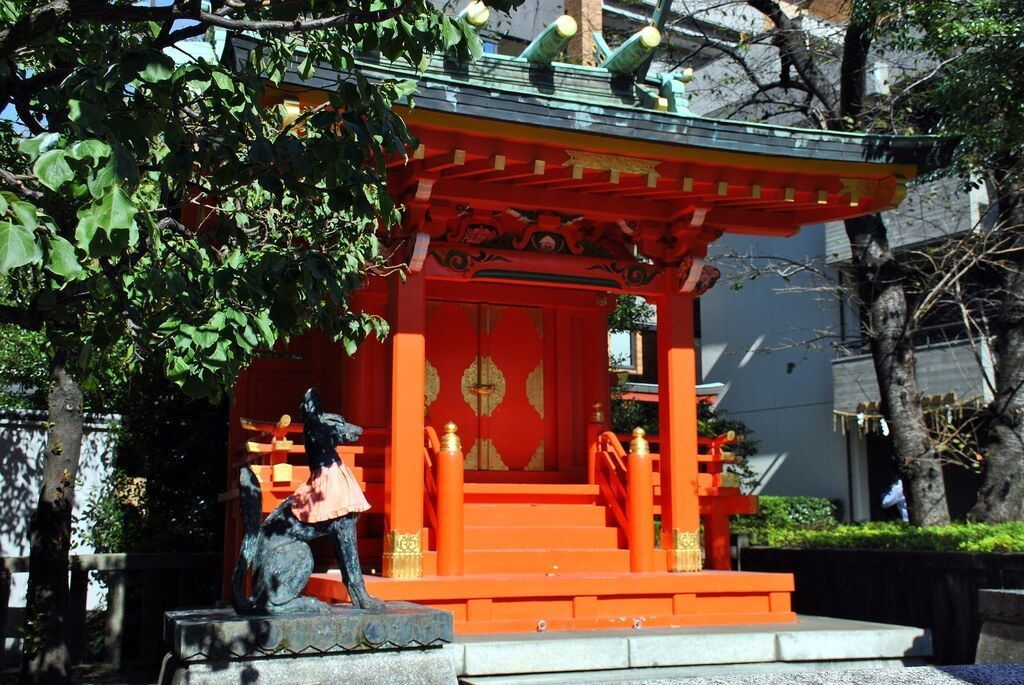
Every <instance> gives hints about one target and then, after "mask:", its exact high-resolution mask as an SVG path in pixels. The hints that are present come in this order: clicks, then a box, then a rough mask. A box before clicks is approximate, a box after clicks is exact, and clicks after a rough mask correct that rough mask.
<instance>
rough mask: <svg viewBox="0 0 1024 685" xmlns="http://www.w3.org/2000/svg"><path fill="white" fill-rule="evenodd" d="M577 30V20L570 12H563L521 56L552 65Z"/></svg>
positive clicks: (532, 61)
mask: <svg viewBox="0 0 1024 685" xmlns="http://www.w3.org/2000/svg"><path fill="white" fill-rule="evenodd" d="M577 30H579V26H577V24H576V20H575V19H573V18H572V17H570V16H569V15H568V14H563V15H562V16H560V17H559V18H558V19H555V20H554V21H553V22H551V23H550V24H548V25H547V27H546V28H545V29H544V30H543V31H541V32H540V35H538V36H537V37H536V38H534V39H533V41H532V42H531V43H530V44H529V45H527V46H526V47H525V48H524V49H523V51H522V52H521V53H520V54H519V56H520V57H522V58H523V59H525V60H527V61H528V62H531V63H533V64H544V65H550V64H551V63H552V62H553V61H554V60H555V58H556V57H558V56H559V55H561V54H562V53H563V52H564V51H565V48H566V46H567V45H569V41H570V40H571V39H572V37H573V36H575V35H576V31H577Z"/></svg>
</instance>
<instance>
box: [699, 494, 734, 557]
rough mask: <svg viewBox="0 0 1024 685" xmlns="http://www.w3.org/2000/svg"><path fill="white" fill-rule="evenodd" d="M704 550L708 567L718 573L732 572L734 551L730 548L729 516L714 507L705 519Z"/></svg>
mask: <svg viewBox="0 0 1024 685" xmlns="http://www.w3.org/2000/svg"><path fill="white" fill-rule="evenodd" d="M704 550H705V552H706V553H707V567H708V568H713V569H715V570H716V571H731V570H732V550H731V549H730V546H729V514H727V513H725V512H723V511H720V510H719V509H718V508H717V507H713V508H712V510H711V513H710V514H708V515H707V516H705V517H704Z"/></svg>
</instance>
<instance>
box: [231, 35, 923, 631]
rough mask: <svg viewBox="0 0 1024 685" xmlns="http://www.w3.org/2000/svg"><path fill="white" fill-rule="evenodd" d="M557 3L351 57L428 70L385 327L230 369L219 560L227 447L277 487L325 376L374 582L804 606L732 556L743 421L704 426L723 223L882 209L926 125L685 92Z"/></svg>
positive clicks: (422, 78)
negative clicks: (416, 51) (449, 44)
mask: <svg viewBox="0 0 1024 685" xmlns="http://www.w3.org/2000/svg"><path fill="white" fill-rule="evenodd" d="M560 21H561V20H560ZM556 24H558V22H556V23H554V24H552V25H551V26H550V27H549V28H548V30H546V31H545V32H544V34H543V35H542V36H540V37H539V38H538V40H536V41H534V43H533V44H531V46H530V47H529V48H527V50H526V51H524V54H523V55H521V56H519V57H508V56H500V55H484V56H483V57H481V58H480V59H478V60H477V61H475V62H473V63H471V64H464V65H460V64H455V63H453V62H450V61H447V60H445V59H443V58H442V57H435V58H434V59H433V61H432V62H431V63H430V65H429V67H428V68H427V69H426V70H425V71H424V72H422V73H416V72H415V71H413V70H412V69H410V68H408V67H406V66H403V65H398V64H393V63H390V62H386V61H374V60H373V59H371V58H367V59H366V60H364V61H363V63H362V68H363V71H364V73H365V74H366V75H367V76H368V77H369V78H371V79H385V78H395V77H398V78H413V79H416V80H417V81H418V84H419V91H418V93H417V95H416V98H415V103H416V106H415V108H413V109H409V108H403V111H402V114H403V117H404V118H405V120H406V122H407V123H408V125H409V127H410V129H411V131H412V132H413V133H414V134H415V135H416V136H417V137H418V139H419V141H420V145H419V147H418V148H417V149H416V150H415V152H414V153H412V154H411V155H410V159H408V160H404V159H396V160H394V161H393V163H392V164H391V166H390V168H389V185H390V188H391V192H392V194H393V196H394V197H395V198H396V200H397V201H398V202H400V203H401V204H402V205H404V208H405V220H404V223H403V224H402V226H401V229H400V230H399V231H397V232H396V233H395V234H394V235H393V242H392V245H391V248H392V249H393V251H394V265H395V266H400V267H403V269H402V270H403V271H404V278H400V277H399V276H398V275H397V274H394V275H391V276H388V277H384V276H380V277H371V278H370V280H369V282H368V284H367V285H366V287H365V288H363V289H362V290H360V291H359V292H358V293H357V294H356V295H355V300H354V305H353V306H354V307H355V308H357V309H361V310H364V311H368V312H372V313H376V314H379V315H380V316H382V317H385V318H386V319H387V321H388V322H389V323H390V326H391V335H390V336H389V337H388V339H387V340H386V341H385V342H383V343H380V342H377V341H373V340H370V341H367V342H366V343H365V344H363V345H362V347H361V348H360V349H359V351H358V352H357V353H356V354H354V355H352V356H348V355H347V354H346V353H345V352H344V351H343V350H342V349H341V348H340V346H337V345H334V344H332V343H331V342H330V341H328V340H327V339H326V338H325V337H323V336H320V335H316V334H310V335H307V336H305V337H303V338H300V339H297V340H293V341H292V343H291V344H290V345H289V346H288V347H287V348H286V349H280V350H275V351H274V353H273V354H272V355H269V356H267V357H265V358H262V359H259V360H258V361H257V362H256V363H255V364H254V365H253V366H252V367H251V368H250V369H249V370H248V371H247V372H246V373H245V374H244V375H243V377H242V378H241V380H240V381H239V383H238V385H237V387H236V389H235V394H234V396H235V400H234V404H233V407H232V418H231V420H232V429H231V444H230V450H231V453H230V464H231V469H230V475H229V483H228V491H227V492H226V493H225V495H224V499H225V500H226V502H227V511H228V514H227V519H226V532H227V535H226V542H225V552H226V554H225V557H226V562H225V563H226V567H227V568H230V567H232V566H233V564H234V559H235V558H236V557H237V553H238V536H239V532H238V529H239V526H240V523H239V521H238V517H237V500H236V499H234V498H235V497H237V493H236V492H233V490H234V489H236V488H237V468H238V467H239V466H240V465H241V464H243V463H250V464H253V465H254V466H255V467H256V470H257V471H258V473H259V475H260V479H261V482H262V486H263V493H264V510H265V511H267V512H269V511H270V510H272V509H273V507H275V506H276V505H277V503H279V502H280V501H281V499H283V498H284V497H287V496H288V495H289V494H291V492H292V491H293V490H294V488H295V487H296V486H297V485H298V484H300V483H301V482H303V481H304V480H305V479H306V478H307V477H308V472H307V469H306V468H305V467H304V463H305V461H304V458H303V456H302V454H301V451H302V445H301V443H300V440H301V427H299V426H297V424H296V423H290V424H289V419H288V418H282V417H283V415H296V413H297V406H296V405H297V401H298V398H299V396H300V395H301V393H302V391H303V390H305V388H307V387H309V386H316V387H318V388H319V389H320V391H321V394H322V396H323V398H324V403H325V407H326V408H327V410H328V411H334V412H338V413H341V414H342V415H344V416H345V418H346V419H347V420H349V421H351V422H353V423H356V424H359V425H361V426H363V427H364V429H365V430H364V434H363V439H362V441H361V442H360V443H359V444H358V445H350V446H343V447H340V448H339V454H340V455H341V457H342V458H343V459H344V460H345V461H346V463H347V464H348V465H349V466H350V467H352V469H353V471H354V473H355V475H356V477H357V479H358V480H359V481H360V483H361V484H362V486H363V488H364V490H365V492H366V496H367V498H368V499H369V501H370V502H371V504H372V505H373V508H372V509H371V511H369V512H367V513H366V514H364V515H363V516H362V519H361V521H360V536H361V537H360V556H361V560H362V564H363V566H364V569H365V571H366V572H367V574H368V576H367V588H368V590H369V591H370V592H371V593H372V594H374V595H376V596H378V597H380V598H382V599H385V600H409V601H415V602H420V603H423V604H427V605H429V606H433V607H436V608H440V609H447V610H450V611H452V612H453V613H454V616H455V627H456V632H460V633H483V632H518V631H535V630H560V629H596V628H614V627H637V628H641V627H648V626H649V627H653V626H683V625H708V624H739V623H768V622H772V623H777V622H786V621H793V620H795V614H794V613H793V612H792V609H791V606H790V593H791V592H792V590H793V578H792V576H791V575H789V574H768V573H749V572H739V571H732V570H730V550H729V530H728V521H729V516H730V515H732V514H735V513H746V512H752V511H754V510H755V508H756V500H755V498H753V497H750V496H746V495H743V494H741V493H740V491H739V489H738V488H737V487H734V485H735V483H732V482H730V481H729V480H728V478H725V477H724V476H723V467H724V466H725V464H726V463H727V462H728V459H729V457H730V455H729V453H728V447H727V445H728V442H729V441H730V439H731V436H721V437H720V438H717V439H702V438H698V435H697V422H696V411H697V410H696V401H697V400H696V395H695V390H694V389H695V386H696V384H697V380H698V379H697V378H696V363H695V361H696V360H695V351H694V336H693V312H694V298H697V297H700V295H701V294H702V293H704V292H705V291H706V290H707V289H708V288H710V287H712V286H713V285H714V284H715V281H716V279H717V278H718V276H719V273H718V271H717V270H716V269H715V268H714V267H712V266H711V265H709V264H707V263H706V262H705V258H706V255H707V250H708V245H709V244H710V243H712V242H713V241H714V240H716V239H717V238H718V237H720V236H721V235H723V234H724V233H726V232H731V233H740V234H748V235H764V236H787V235H792V234H793V233H795V232H796V231H798V230H799V229H800V227H801V226H805V225H808V224H820V223H823V222H827V221H838V220H842V219H845V218H848V217H852V216H857V215H862V214H869V213H874V212H880V211H883V210H885V209H888V208H891V207H893V206H895V205H896V204H898V203H899V202H900V200H901V199H902V197H903V192H904V186H905V183H906V182H907V180H908V179H911V178H913V177H914V176H915V175H916V174H918V173H920V172H921V171H922V170H927V169H929V168H931V167H932V166H934V162H933V158H934V157H935V155H936V154H937V152H938V151H937V147H938V146H937V145H936V144H935V141H934V140H928V139H921V138H902V137H882V136H864V135H855V134H843V133H832V132H822V131H814V130H801V129H793V128H784V127H778V126H771V125H765V124H754V123H746V122H741V121H731V120H714V119H708V118H702V117H699V116H695V115H692V114H691V113H690V112H689V110H688V108H687V100H686V94H685V87H684V85H683V81H682V80H681V79H680V78H678V77H677V76H676V75H674V74H667V75H654V76H644V77H638V76H636V75H635V74H634V73H633V72H634V71H635V70H636V67H637V65H638V64H639V63H640V62H642V61H643V59H639V61H638V57H640V58H645V57H646V55H647V52H649V50H650V49H652V48H651V47H650V43H651V42H653V41H651V40H646V41H644V40H643V39H642V38H636V37H634V38H635V39H630V40H631V41H633V42H632V43H630V42H629V41H627V44H626V45H624V46H623V47H622V48H620V49H619V50H617V51H610V50H608V51H606V53H605V54H604V56H603V59H602V63H601V66H598V67H586V66H575V65H569V64H560V63H552V61H551V57H552V56H553V55H555V54H558V52H560V51H561V50H560V49H559V45H561V48H564V42H562V41H564V40H567V39H566V38H565V35H564V34H565V33H568V28H572V27H568V22H564V21H563V22H562V28H558V26H556ZM567 27H568V28H567ZM645 31H646V29H645ZM641 33H643V32H641ZM570 35H571V34H570ZM552 36H554V37H553V38H552ZM638 36H639V34H638ZM648 38H650V32H648ZM654 44H655V45H656V42H654ZM630 45H632V46H634V47H629V46H630ZM637 45H639V46H640V47H639V48H637V47H635V46H637ZM252 48H253V44H252V43H250V42H246V40H244V39H241V40H235V41H234V42H233V43H229V44H228V46H227V50H226V53H225V58H226V59H233V60H245V59H246V55H247V53H248V51H249V50H251V49H252ZM627 48H628V49H627ZM631 51H632V52H631ZM339 80H340V79H339V75H338V74H336V73H332V72H331V71H330V70H329V69H327V68H320V69H319V70H318V71H317V73H316V74H315V76H314V77H313V79H312V80H311V81H310V80H307V81H302V80H300V79H299V78H298V76H297V75H296V74H289V75H288V77H287V78H286V80H285V83H284V84H281V85H280V86H279V87H278V88H277V90H275V91H274V96H275V97H278V98H280V101H282V102H288V103H291V104H292V105H293V106H298V107H301V108H305V107H311V106H316V105H318V104H321V103H322V102H324V101H325V100H326V98H327V93H328V91H329V89H330V88H331V87H332V84H335V83H337V82H338V81H339ZM619 294H630V295H639V296H643V297H644V298H646V299H647V301H648V302H650V303H652V304H653V305H655V306H656V308H657V315H658V351H657V359H658V364H657V366H658V375H659V378H658V380H659V384H658V401H659V412H660V426H661V433H660V435H657V436H653V435H647V436H644V435H643V434H642V432H640V431H638V432H636V434H635V435H625V436H619V435H615V434H614V433H612V432H610V430H609V428H608V416H609V410H610V406H609V403H610V389H609V385H610V384H609V373H608V370H609V358H608V324H607V317H608V314H609V312H610V311H611V309H612V308H613V307H614V304H615V298H616V296H617V295H619ZM794 439H796V437H794ZM656 517H657V520H658V521H659V525H658V527H657V532H658V538H657V539H656V527H655V525H654V522H655V518H656ZM318 559H320V560H321V561H322V563H323V566H322V572H319V573H316V574H315V575H314V577H313V579H312V580H311V581H310V584H309V586H308V588H307V592H308V593H311V594H314V595H317V596H319V597H321V598H324V599H327V600H333V601H338V600H343V599H345V590H344V586H343V584H342V582H341V577H340V575H339V573H338V571H337V570H336V569H333V568H331V565H332V564H333V561H332V559H331V555H330V552H329V550H326V549H325V550H323V553H322V554H318ZM226 576H227V577H230V573H228V574H226Z"/></svg>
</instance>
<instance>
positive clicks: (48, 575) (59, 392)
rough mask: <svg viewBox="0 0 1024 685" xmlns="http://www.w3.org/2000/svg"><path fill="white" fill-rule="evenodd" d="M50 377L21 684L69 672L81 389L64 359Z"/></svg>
mask: <svg viewBox="0 0 1024 685" xmlns="http://www.w3.org/2000/svg"><path fill="white" fill-rule="evenodd" d="M52 376H53V385H52V387H51V388H50V394H49V398H48V399H49V416H48V419H49V424H48V427H47V432H46V451H45V453H44V455H43V474H42V482H41V484H40V491H39V504H38V507H37V508H36V512H35V515H34V516H33V517H32V523H31V525H30V527H29V540H30V543H31V551H30V553H29V554H30V556H29V578H28V607H27V611H26V616H25V635H24V656H23V658H22V662H21V681H20V682H21V683H22V684H23V685H27V684H28V683H60V682H64V681H66V679H67V677H68V675H69V673H70V669H71V659H70V655H69V653H68V641H67V635H66V634H65V632H66V626H65V621H66V614H67V607H68V553H69V551H70V549H71V512H72V508H73V507H74V502H75V479H76V477H77V476H78V461H79V456H80V454H81V451H82V391H81V390H80V389H79V388H78V384H77V383H75V380H74V379H73V378H71V376H70V375H68V372H67V370H66V369H65V368H64V364H63V361H62V355H58V357H57V361H56V362H55V363H54V366H53V373H52Z"/></svg>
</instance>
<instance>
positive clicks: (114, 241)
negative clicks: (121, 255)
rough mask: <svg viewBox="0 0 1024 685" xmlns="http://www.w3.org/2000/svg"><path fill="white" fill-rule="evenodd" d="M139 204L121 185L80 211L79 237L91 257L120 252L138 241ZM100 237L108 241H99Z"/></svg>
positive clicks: (77, 238) (83, 247)
mask: <svg viewBox="0 0 1024 685" xmlns="http://www.w3.org/2000/svg"><path fill="white" fill-rule="evenodd" d="M135 212H136V209H135V205H134V204H132V201H131V199H130V198H129V197H128V195H127V194H126V193H125V192H124V191H123V190H122V189H121V188H119V187H114V188H111V189H110V190H109V191H108V192H107V193H106V194H105V195H104V196H103V197H102V198H101V199H100V200H99V201H98V202H93V203H92V204H91V205H89V206H88V207H83V208H82V209H81V210H79V212H78V226H77V227H76V228H75V240H76V241H77V242H78V246H79V247H81V248H82V249H83V250H85V251H86V253H88V254H89V255H90V256H93V257H98V256H101V255H106V254H116V253H117V252H119V251H120V250H123V249H124V248H127V247H130V246H132V245H134V244H135V242H136V241H137V240H138V237H139V228H138V224H136V223H135ZM98 237H102V238H105V239H106V240H98V239H97V238H98Z"/></svg>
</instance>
